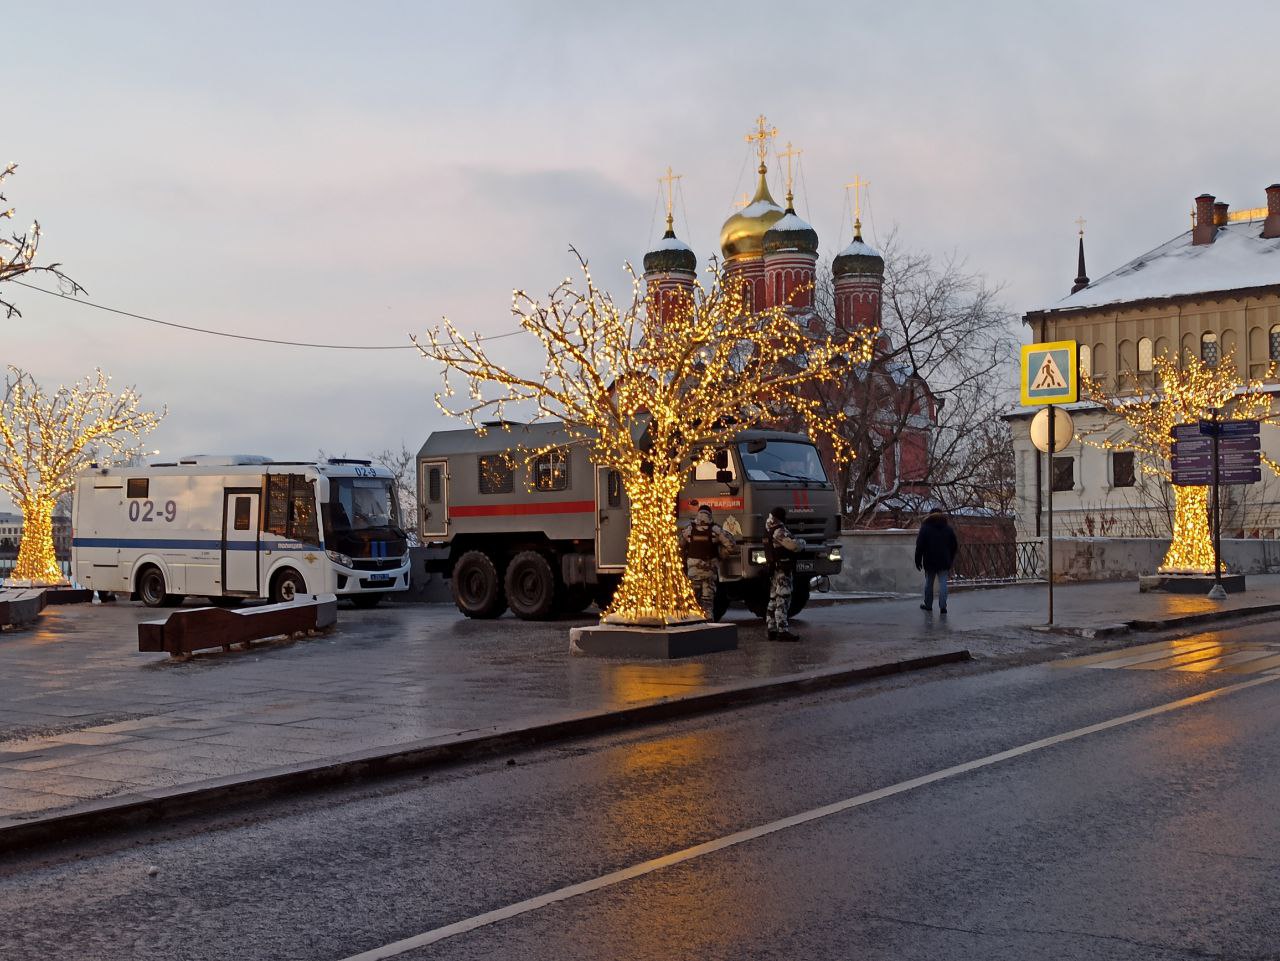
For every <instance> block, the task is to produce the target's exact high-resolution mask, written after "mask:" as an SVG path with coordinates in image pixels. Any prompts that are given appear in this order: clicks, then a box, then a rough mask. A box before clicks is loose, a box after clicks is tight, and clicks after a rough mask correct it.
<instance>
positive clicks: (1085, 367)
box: [1079, 344, 1093, 377]
mask: <svg viewBox="0 0 1280 961" xmlns="http://www.w3.org/2000/svg"><path fill="white" fill-rule="evenodd" d="M1079 366H1080V376H1081V377H1092V376H1093V351H1092V350H1090V349H1089V345H1088V344H1081V345H1080V364H1079Z"/></svg>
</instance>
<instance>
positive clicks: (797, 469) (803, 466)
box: [738, 440, 827, 484]
mask: <svg viewBox="0 0 1280 961" xmlns="http://www.w3.org/2000/svg"><path fill="white" fill-rule="evenodd" d="M750 446H751V445H750V444H749V443H743V444H739V445H738V453H739V454H741V455H742V467H743V470H745V471H746V472H747V478H748V479H749V480H753V481H773V480H777V481H805V482H807V483H817V484H825V483H826V482H827V473H826V471H824V470H823V469H822V461H821V460H820V459H819V457H818V451H817V448H815V447H814V446H813V445H812V444H804V443H801V442H799V441H790V440H771V441H769V442H768V444H766V445H765V448H764V450H762V451H759V452H758V453H755V454H753V453H751V451H750V450H749V449H748V448H749V447H750Z"/></svg>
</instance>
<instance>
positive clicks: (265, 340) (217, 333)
mask: <svg viewBox="0 0 1280 961" xmlns="http://www.w3.org/2000/svg"><path fill="white" fill-rule="evenodd" d="M6 283H11V284H17V285H18V286H20V287H26V288H27V289H28V290H34V291H38V292H39V293H42V294H48V295H49V296H50V297H58V298H61V299H62V300H67V301H70V302H71V303H73V304H79V305H80V306H82V307H94V308H96V309H98V310H102V311H106V312H107V313H109V314H118V315H120V316H121V317H132V318H133V319H134V320H144V321H146V322H147V323H149V324H159V325H160V326H161V327H172V328H173V329H175V330H185V331H189V332H191V333H196V334H206V335H208V336H210V337H227V338H229V339H231V340H248V341H253V342H254V343H259V344H275V345H277V346H280V347H309V348H313V349H316V350H417V349H418V347H417V345H416V344H320V343H314V342H309V341H300V340H278V339H276V338H274V337H254V336H253V335H251V334H234V333H231V332H229V331H225V330H211V329H209V328H207V327H193V326H191V325H190V324H178V323H174V322H173V321H171V320H160V319H159V318H158V317H148V316H146V315H145V314H135V313H133V312H132V311H129V310H120V309H119V308H117V307H108V306H107V305H106V304H99V303H95V302H94V301H92V300H86V299H84V298H83V297H74V296H71V295H70V294H64V293H62V292H61V291H58V290H46V289H45V288H43V287H37V286H36V285H35V284H29V283H27V282H25V281H22V280H10V281H6ZM523 333H525V331H524V330H510V331H507V333H505V334H491V335H490V336H488V337H479V336H478V337H476V340H477V342H487V341H490V340H502V339H503V338H505V337H514V336H516V335H517V334H523ZM448 340H449V342H450V343H455V341H454V340H453V338H448Z"/></svg>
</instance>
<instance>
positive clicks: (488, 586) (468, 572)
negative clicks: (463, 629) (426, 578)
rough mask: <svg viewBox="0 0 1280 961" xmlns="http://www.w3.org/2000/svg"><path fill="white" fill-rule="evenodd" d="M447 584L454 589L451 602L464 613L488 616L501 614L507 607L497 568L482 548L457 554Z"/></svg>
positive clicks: (478, 616)
mask: <svg viewBox="0 0 1280 961" xmlns="http://www.w3.org/2000/svg"><path fill="white" fill-rule="evenodd" d="M449 585H450V588H451V590H452V591H453V603H454V604H456V605H457V607H458V610H460V611H462V613H463V614H465V615H467V617H474V618H479V619H482V620H487V619H488V618H492V617H500V616H501V615H502V612H503V611H505V610H506V609H507V599H506V598H505V597H503V596H502V582H501V581H500V580H499V579H498V569H497V568H496V567H494V566H493V560H492V559H491V558H490V557H489V555H488V554H486V553H485V552H484V551H467V552H466V553H465V554H463V555H462V556H461V557H459V558H458V563H456V564H454V565H453V576H452V577H451V578H450V579H449Z"/></svg>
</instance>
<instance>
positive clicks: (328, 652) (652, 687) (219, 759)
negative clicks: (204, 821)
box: [0, 576, 1280, 832]
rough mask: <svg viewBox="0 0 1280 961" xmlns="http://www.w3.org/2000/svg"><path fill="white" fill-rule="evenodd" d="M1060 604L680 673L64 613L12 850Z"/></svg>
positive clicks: (518, 651)
mask: <svg viewBox="0 0 1280 961" xmlns="http://www.w3.org/2000/svg"><path fill="white" fill-rule="evenodd" d="M1249 583H1250V590H1249V592H1248V593H1247V594H1244V595H1233V596H1232V597H1231V598H1229V599H1228V600H1227V601H1225V602H1222V603H1215V602H1212V601H1209V600H1207V599H1205V598H1200V597H1181V596H1176V595H1154V594H1139V593H1138V591H1137V588H1136V586H1135V585H1134V584H1133V583H1132V582H1127V583H1116V584H1092V585H1070V586H1063V587H1060V588H1059V589H1058V590H1057V592H1056V596H1057V612H1058V621H1059V623H1060V624H1064V625H1067V626H1070V627H1071V628H1073V629H1075V630H1080V631H1088V630H1092V629H1096V628H1105V627H1107V626H1108V625H1115V624H1116V623H1117V622H1118V621H1121V620H1126V619H1132V618H1143V619H1149V620H1159V619H1162V618H1167V617H1183V616H1187V615H1195V614H1200V613H1204V612H1211V611H1218V610H1223V609H1227V610H1237V611H1241V610H1246V609H1248V608H1253V607H1257V606H1260V605H1261V606H1267V605H1272V606H1277V607H1280V576H1266V577H1264V576H1259V577H1251V578H1250V580H1249ZM821 598H822V595H819V599H821ZM849 600H853V598H850V599H849ZM1044 603H1045V588H1044V586H1043V585H1038V586H1036V585H1029V586H1016V587H1005V588H998V589H988V590H974V591H964V592H957V593H955V594H953V596H952V601H951V612H950V614H949V615H948V616H947V617H943V616H941V615H939V614H937V613H926V612H924V611H921V610H920V609H919V601H918V599H916V598H901V599H882V600H874V599H871V600H869V599H862V602H860V603H835V604H830V605H824V606H815V607H812V608H810V609H809V610H806V611H805V612H804V614H803V615H802V616H801V618H800V619H799V620H798V622H797V628H798V630H800V632H801V633H802V634H803V635H804V638H805V640H804V641H803V642H802V643H800V644H777V643H770V642H768V641H766V640H765V639H764V631H763V628H762V627H761V626H760V622H759V621H756V620H754V619H747V615H746V614H745V613H739V612H731V615H730V617H731V619H734V618H742V620H741V622H740V627H741V630H740V643H741V648H740V650H738V651H735V652H728V653H723V654H715V655H710V656H707V657H703V658H697V659H692V660H687V661H677V662H671V663H668V662H657V663H655V662H644V663H637V662H629V663H628V662H610V661H601V660H595V659H586V658H574V657H570V656H569V654H568V628H569V627H570V626H572V625H573V624H577V623H586V622H588V621H589V619H586V618H583V619H576V620H571V621H559V622H553V623H542V624H534V623H526V622H521V621H517V620H514V619H512V618H511V617H509V616H508V617H505V618H503V619H502V620H500V621H497V622H493V621H490V622H482V621H468V620H466V619H465V618H463V617H461V616H460V615H459V614H458V613H457V612H456V611H455V610H453V608H452V607H450V606H447V605H434V604H433V605H407V604H406V605H390V606H387V607H383V608H379V609H377V610H373V611H357V610H354V609H347V608H344V609H342V610H340V612H339V627H338V629H337V630H336V631H335V632H334V633H332V634H330V635H327V636H322V637H317V638H311V639H307V640H301V641H296V642H276V643H268V644H262V645H259V646H256V647H254V648H253V649H252V650H250V651H247V652H242V651H239V650H236V651H234V652H232V653H230V654H213V655H204V656H199V657H195V658H191V659H188V660H173V659H170V658H168V657H167V656H165V655H155V654H140V653H138V652H137V650H136V648H137V633H136V624H137V622H138V621H140V620H144V619H148V618H151V617H153V616H154V612H152V611H149V610H146V609H144V608H142V607H141V606H140V605H136V604H131V603H119V604H114V605H93V606H88V605H79V606H67V607H55V608H49V609H47V610H46V612H45V613H44V615H43V616H42V618H41V619H40V621H39V622H38V623H37V624H36V625H33V626H32V627H31V628H28V629H26V630H21V631H12V632H5V633H3V634H0V832H3V831H4V829H5V828H6V827H13V826H15V825H18V824H25V823H30V822H31V821H32V820H34V819H40V818H44V817H47V816H50V815H57V814H62V813H65V812H67V811H69V810H73V809H76V808H77V807H83V806H84V805H86V804H89V803H92V802H98V804H97V806H99V807H100V806H102V802H103V801H106V802H108V803H109V802H111V801H113V800H120V801H121V802H124V801H126V800H127V799H128V798H130V797H131V796H136V795H139V794H145V793H146V792H147V791H149V790H153V789H165V788H174V787H177V786H181V785H190V784H195V783H197V782H202V781H205V780H208V779H215V778H227V777H228V776H233V777H234V776H240V775H245V776H248V775H252V774H253V773H254V772H261V771H264V770H267V769H271V768H278V767H283V766H289V765H294V766H298V765H301V766H307V765H314V766H319V765H324V764H325V763H326V762H328V761H330V760H332V759H334V758H338V757H342V756H344V755H350V754H353V753H356V752H368V751H373V750H377V749H384V748H385V749H393V748H395V747H396V746H403V745H408V744H418V743H421V742H424V741H430V740H432V739H436V740H438V741H439V742H440V743H449V742H451V741H457V740H459V739H462V738H465V737H469V736H475V735H477V734H480V733H483V732H488V731H497V730H512V729H518V728H521V727H533V726H536V725H542V724H548V723H554V722H557V721H563V720H565V719H568V718H573V717H578V716H581V715H582V714H583V713H585V712H601V711H615V710H619V709H622V708H625V707H628V706H632V705H637V704H642V703H646V702H651V701H654V700H656V699H663V698H682V697H688V696H691V695H696V694H703V693H707V692H713V691H724V690H730V689H734V688H735V687H742V686H749V685H753V684H758V683H760V682H761V681H763V680H767V679H782V678H792V677H797V676H800V677H803V676H805V675H811V674H815V673H819V672H822V671H827V670H831V669H833V668H837V667H840V668H844V667H872V666H875V665H881V664H886V663H892V662H896V661H901V660H904V659H908V658H916V657H922V656H928V655H937V654H942V653H944V652H950V651H955V650H957V649H968V650H969V651H971V652H972V653H973V654H974V655H975V656H977V657H999V656H1008V655H1015V654H1021V653H1026V652H1029V651H1035V650H1037V649H1041V650H1051V649H1055V648H1058V647H1061V646H1062V645H1063V644H1064V641H1065V639H1064V638H1062V637H1059V636H1055V635H1053V634H1047V633H1045V632H1043V631H1038V630H1035V629H1034V628H1035V627H1037V626H1039V625H1042V624H1043V621H1044Z"/></svg>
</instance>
